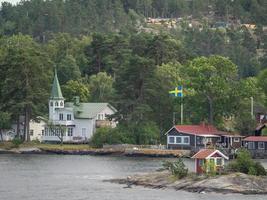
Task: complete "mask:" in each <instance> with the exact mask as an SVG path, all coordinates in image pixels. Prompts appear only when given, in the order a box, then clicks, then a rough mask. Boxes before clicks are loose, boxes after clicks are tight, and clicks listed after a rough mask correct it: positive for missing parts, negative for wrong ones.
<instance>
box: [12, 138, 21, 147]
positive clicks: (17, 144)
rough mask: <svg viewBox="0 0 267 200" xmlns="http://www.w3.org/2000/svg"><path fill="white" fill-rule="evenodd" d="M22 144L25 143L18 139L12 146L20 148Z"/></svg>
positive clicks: (15, 139)
mask: <svg viewBox="0 0 267 200" xmlns="http://www.w3.org/2000/svg"><path fill="white" fill-rule="evenodd" d="M22 143H23V141H22V140H21V139H20V138H17V137H16V138H14V139H13V140H12V144H13V145H14V147H19V145H20V144H22Z"/></svg>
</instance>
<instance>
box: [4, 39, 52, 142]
mask: <svg viewBox="0 0 267 200" xmlns="http://www.w3.org/2000/svg"><path fill="white" fill-rule="evenodd" d="M0 48H1V52H2V53H3V55H2V56H1V60H0V67H1V73H2V74H3V76H4V78H5V80H4V83H3V87H2V90H1V97H2V99H1V101H2V104H3V110H6V111H8V112H10V113H12V114H13V115H14V114H15V115H17V116H19V115H24V116H25V134H26V135H25V139H26V140H27V141H28V140H29V121H30V119H31V118H34V116H36V115H37V114H38V113H40V111H41V110H42V108H43V107H44V106H45V105H46V103H47V101H46V100H47V99H48V87H49V83H50V80H49V75H50V74H51V63H50V60H49V58H48V56H47V55H46V54H45V53H44V52H42V50H41V49H40V46H39V45H38V44H37V43H35V42H34V41H33V39H32V38H31V37H29V36H23V35H17V36H12V37H10V38H2V40H1V41H0ZM17 116H16V117H17Z"/></svg>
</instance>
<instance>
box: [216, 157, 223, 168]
mask: <svg viewBox="0 0 267 200" xmlns="http://www.w3.org/2000/svg"><path fill="white" fill-rule="evenodd" d="M216 165H217V166H221V165H222V159H221V158H217V159H216Z"/></svg>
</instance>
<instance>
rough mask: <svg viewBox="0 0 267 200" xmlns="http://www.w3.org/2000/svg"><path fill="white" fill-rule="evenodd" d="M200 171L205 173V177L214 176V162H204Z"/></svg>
mask: <svg viewBox="0 0 267 200" xmlns="http://www.w3.org/2000/svg"><path fill="white" fill-rule="evenodd" d="M202 170H203V171H204V172H206V174H207V175H210V176H215V175H216V173H217V171H216V166H215V162H214V161H210V160H208V161H206V162H205V164H204V166H203V169H202Z"/></svg>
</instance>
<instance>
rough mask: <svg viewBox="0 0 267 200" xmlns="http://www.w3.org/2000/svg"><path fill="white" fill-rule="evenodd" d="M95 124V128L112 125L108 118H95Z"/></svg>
mask: <svg viewBox="0 0 267 200" xmlns="http://www.w3.org/2000/svg"><path fill="white" fill-rule="evenodd" d="M95 124H96V128H101V127H111V126H112V122H111V121H109V120H96V122H95Z"/></svg>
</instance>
